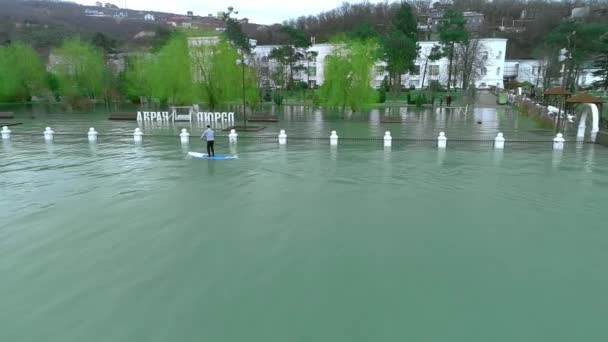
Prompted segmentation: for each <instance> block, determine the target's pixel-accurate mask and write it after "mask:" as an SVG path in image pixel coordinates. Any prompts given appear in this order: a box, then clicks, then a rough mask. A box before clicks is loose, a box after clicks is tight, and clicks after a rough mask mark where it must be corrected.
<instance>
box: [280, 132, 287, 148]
mask: <svg viewBox="0 0 608 342" xmlns="http://www.w3.org/2000/svg"><path fill="white" fill-rule="evenodd" d="M286 144H287V133H285V130H284V129H282V130H281V131H280V132H279V145H286Z"/></svg>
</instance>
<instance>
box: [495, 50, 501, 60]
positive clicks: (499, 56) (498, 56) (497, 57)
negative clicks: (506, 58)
mask: <svg viewBox="0 0 608 342" xmlns="http://www.w3.org/2000/svg"><path fill="white" fill-rule="evenodd" d="M501 58H502V51H498V54H497V55H496V59H501Z"/></svg>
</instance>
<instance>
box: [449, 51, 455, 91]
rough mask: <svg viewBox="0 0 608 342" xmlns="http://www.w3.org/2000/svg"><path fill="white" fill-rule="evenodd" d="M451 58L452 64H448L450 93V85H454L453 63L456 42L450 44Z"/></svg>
mask: <svg viewBox="0 0 608 342" xmlns="http://www.w3.org/2000/svg"><path fill="white" fill-rule="evenodd" d="M448 57H449V59H450V64H449V66H448V93H449V92H450V87H451V86H452V63H453V62H454V43H452V45H451V46H450V55H449V56H448Z"/></svg>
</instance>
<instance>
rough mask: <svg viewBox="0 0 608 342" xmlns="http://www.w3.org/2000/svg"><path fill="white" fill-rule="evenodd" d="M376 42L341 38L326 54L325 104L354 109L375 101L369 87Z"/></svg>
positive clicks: (322, 93)
mask: <svg viewBox="0 0 608 342" xmlns="http://www.w3.org/2000/svg"><path fill="white" fill-rule="evenodd" d="M377 49H378V44H377V43H376V41H374V40H368V41H357V40H355V41H353V40H350V41H342V42H340V43H339V44H338V45H337V47H336V48H335V50H334V51H333V52H332V53H331V54H330V55H328V56H327V59H326V63H325V70H324V74H325V81H324V82H323V86H322V87H321V100H322V102H323V103H324V104H325V105H328V106H333V107H341V108H342V110H345V109H346V107H349V108H351V110H352V111H357V110H359V109H360V108H362V107H363V106H364V105H366V104H370V103H373V102H375V100H376V99H375V97H376V95H377V94H376V91H375V90H374V89H373V88H372V87H371V86H370V84H371V81H372V68H373V66H374V64H375V61H376V54H377Z"/></svg>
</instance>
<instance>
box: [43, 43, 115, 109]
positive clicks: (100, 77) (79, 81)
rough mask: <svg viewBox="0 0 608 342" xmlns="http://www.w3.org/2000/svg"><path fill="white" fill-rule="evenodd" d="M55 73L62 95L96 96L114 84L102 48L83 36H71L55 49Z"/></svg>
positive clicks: (73, 96)
mask: <svg viewBox="0 0 608 342" xmlns="http://www.w3.org/2000/svg"><path fill="white" fill-rule="evenodd" d="M53 55H54V56H55V62H54V64H53V65H52V72H53V73H54V74H55V75H56V76H57V79H58V81H59V90H60V93H61V95H63V96H67V97H72V98H78V97H84V98H90V99H96V98H99V97H101V96H103V95H104V94H105V93H106V91H107V89H108V87H109V86H110V72H109V70H108V69H107V68H106V66H105V64H104V59H103V54H102V52H101V50H100V49H98V48H96V47H95V46H93V45H91V44H90V43H88V42H85V41H82V40H80V39H79V38H75V39H68V40H66V41H64V42H63V45H62V46H61V47H60V48H57V49H54V50H53Z"/></svg>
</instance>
